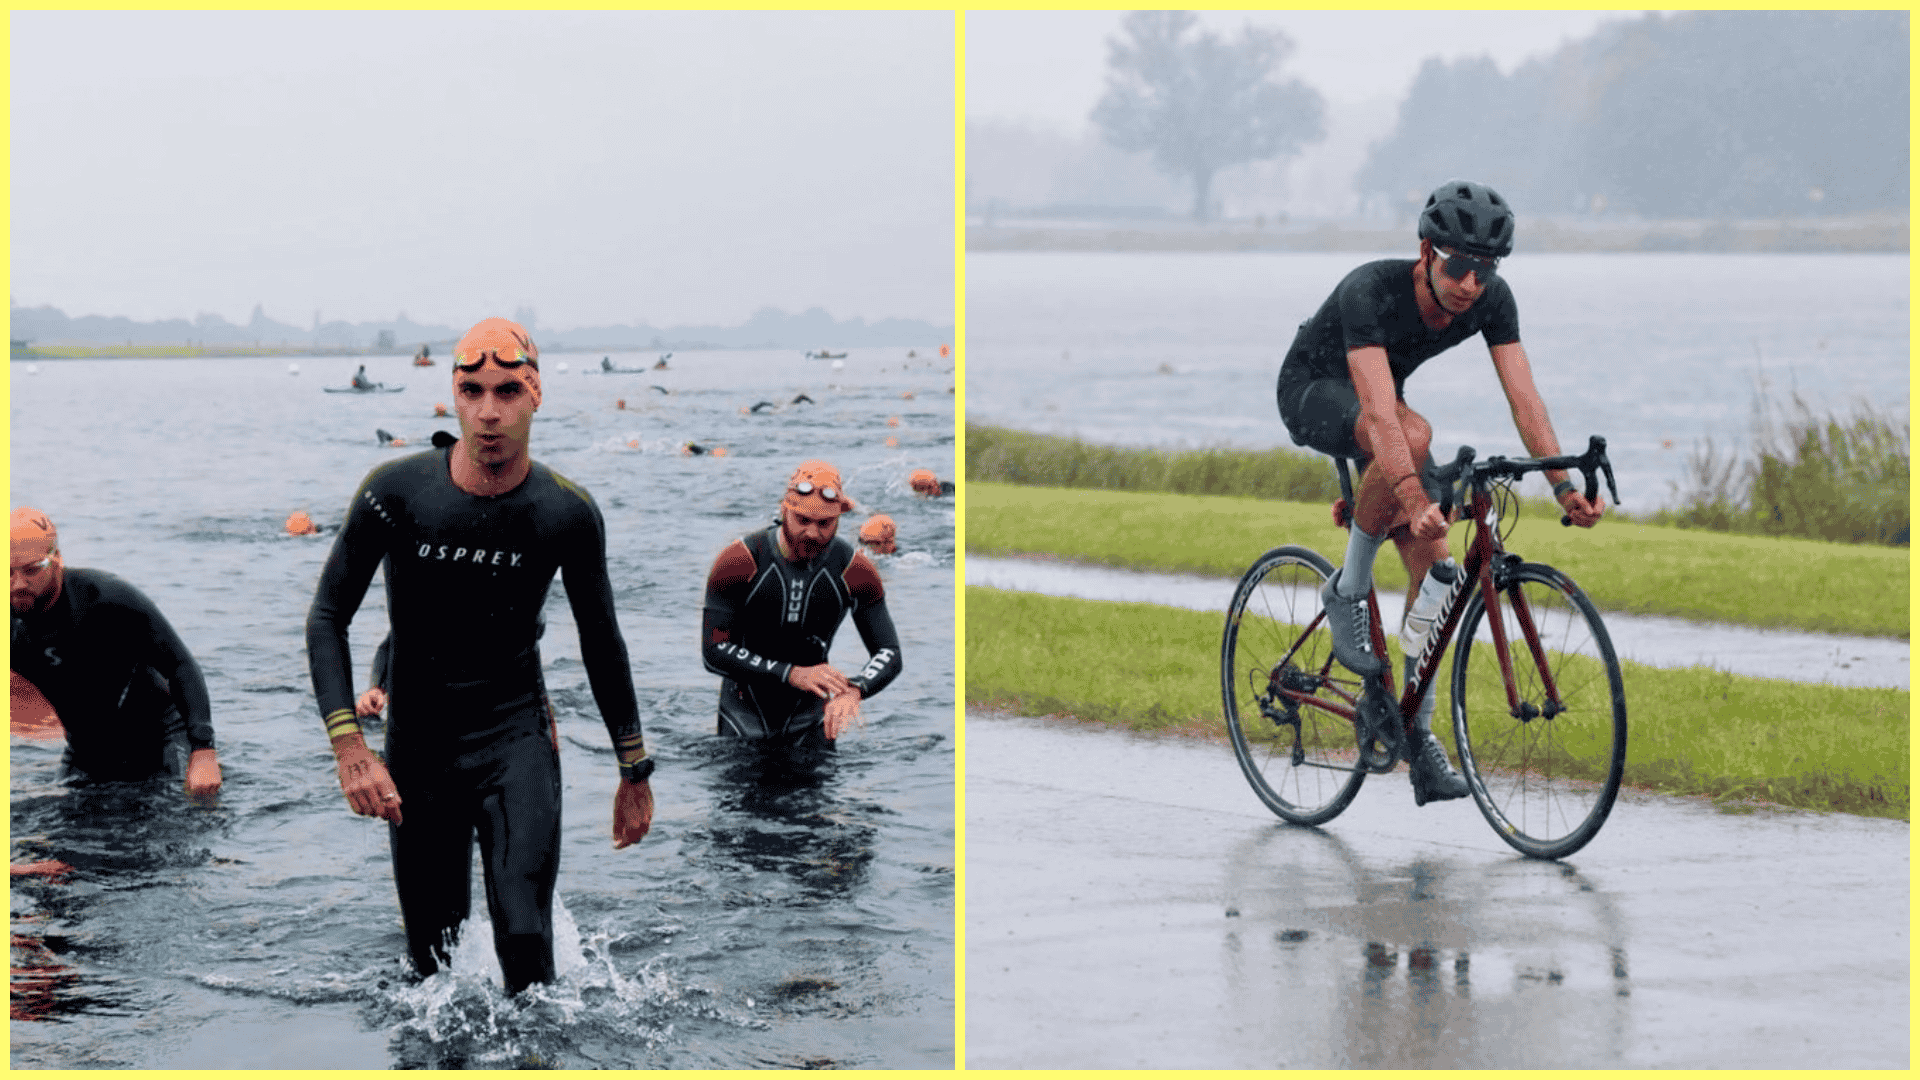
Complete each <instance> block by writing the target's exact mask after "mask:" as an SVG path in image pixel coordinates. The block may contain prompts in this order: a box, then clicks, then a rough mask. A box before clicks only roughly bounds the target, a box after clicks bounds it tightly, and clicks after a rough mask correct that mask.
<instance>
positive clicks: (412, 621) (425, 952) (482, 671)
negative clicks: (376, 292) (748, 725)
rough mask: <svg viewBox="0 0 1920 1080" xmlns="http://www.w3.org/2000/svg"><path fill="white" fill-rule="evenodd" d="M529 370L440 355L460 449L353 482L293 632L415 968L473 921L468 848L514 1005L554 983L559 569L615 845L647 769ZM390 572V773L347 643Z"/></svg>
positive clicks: (595, 537)
mask: <svg viewBox="0 0 1920 1080" xmlns="http://www.w3.org/2000/svg"><path fill="white" fill-rule="evenodd" d="M539 359H540V353H539V350H538V349H537V348H535V346H534V344H533V341H532V339H531V338H530V337H528V335H527V332H526V330H525V329H523V328H522V327H520V326H519V325H518V324H516V323H513V322H509V321H508V320H506V319H486V320H483V321H482V322H480V323H479V324H477V325H475V326H474V327H473V329H471V330H469V331H467V334H466V336H465V337H463V338H462V339H461V341H460V344H459V345H458V346H456V347H455V349H454V353H453V387H454V396H455V401H456V403H457V404H456V409H457V412H458V414H459V418H460V430H461V438H460V439H459V441H458V442H456V443H454V444H452V445H451V446H448V447H444V448H436V449H433V450H429V451H426V452H424V453H418V454H412V455H409V456H407V457H403V458H400V459H398V460H396V461H392V462H389V463H387V464H384V465H382V466H380V467H379V468H376V469H374V470H373V471H372V472H371V473H368V474H367V478H366V480H365V481H364V482H362V484H361V485H360V489H359V491H357V492H356V493H355V494H354V497H353V502H352V504H351V505H350V506H349V507H348V509H347V515H346V522H345V524H344V525H342V526H341V529H340V534H339V536H338V537H337V538H336V539H335V541H334V545H333V550H332V552H331V553H330V554H329V555H328V557H327V563H326V566H325V568H324V569H323V570H322V571H321V575H320V584H319V588H318V589H317V590H316V592H315V594H314V599H313V607H312V609H311V611H310V612H309V614H308V616H307V651H308V656H309V662H310V665H311V668H312V674H313V688H314V695H315V697H316V698H317V699H318V704H319V708H320V714H321V715H322V716H323V717H324V718H325V721H326V727H327V735H328V737H329V738H331V739H332V742H333V751H334V756H335V758H336V760H337V764H338V770H339V776H340V788H341V791H342V792H343V793H344V794H345V796H346V799H347V803H348V805H350V806H351V807H352V808H353V811H354V813H356V814H362V815H366V816H372V817H380V818H385V819H386V820H387V822H388V830H389V838H390V840H391V844H392V850H393V877H394V885H395V886H396V888H397V890H398V892H399V896H400V913H401V916H402V918H403V919H404V920H405V923H406V931H407V945H408V949H409V951H410V953H411V954H412V957H413V963H414V966H415V967H416V968H417V969H418V970H419V972H420V973H421V974H422V975H430V974H432V973H433V972H435V971H436V970H438V969H439V966H440V965H441V964H442V963H445V962H446V960H447V957H448V956H449V955H450V952H451V944H452V941H453V936H454V934H455V933H456V931H457V929H458V927H459V925H460V923H461V922H462V921H463V920H464V919H466V917H467V914H468V905H469V897H468V884H467V883H468V875H469V867H470V865H471V860H472V851H473V840H474V837H475V834H476V833H477V834H478V837H479V841H480V850H481V857H482V860H483V863H484V871H485V878H486V892H487V908H488V911H489V914H490V915H491V916H492V920H493V938H494V949H495V951H496V952H497V953H498V955H499V957H500V969H501V972H502V973H503V975H504V976H505V978H506V984H507V990H508V992H509V993H517V992H519V991H520V990H522V989H524V988H525V987H527V986H528V985H530V984H532V983H536V982H551V981H552V980H553V977H554V964H553V886H554V879H555V877H556V876H557V874H558V872H559V867H560V756H559V739H558V733H557V731H555V729H554V725H553V720H552V718H551V716H550V715H549V713H548V711H547V709H546V707H545V703H544V686H543V683H542V679H541V670H540V653H539V649H538V647H537V638H538V633H539V626H540V613H541V608H542V605H543V604H544V603H545V600H546V596H547V590H548V588H549V586H550V585H551V583H552V581H553V576H554V573H555V572H556V571H557V572H559V573H560V575H561V579H562V581H563V582H564V584H565V585H566V591H567V599H568V602H569V604H570V605H571V607H572V609H573V616H574V621H575V622H576V623H577V624H578V625H579V628H580V652H581V656H582V659H583V660H584V662H585V666H586V669H587V678H588V682H589V684H590V685H591V686H592V689H593V698H594V701H595V703H596V704H598V706H599V708H600V714H601V717H602V719H604V720H605V721H606V725H607V734H608V736H609V737H610V738H611V740H612V742H613V748H614V752H615V754H616V755H617V757H618V759H619V763H620V780H619V781H618V783H617V784H616V786H615V794H614V799H613V843H614V847H616V848H622V847H626V846H627V845H629V844H632V843H634V842H636V841H638V840H639V839H640V838H641V837H643V836H645V835H646V834H647V830H648V828H649V826H650V824H651V822H652V818H653V792H652V789H651V787H650V786H649V783H648V779H647V778H648V776H649V775H651V773H652V771H653V761H652V759H651V758H649V757H648V756H647V751H646V746H645V744H644V742H643V740H642V738H641V730H640V714H639V708H638V704H637V702H636V700H635V697H634V692H633V682H632V677H631V674H630V671H629V668H628V663H627V648H626V643H625V641H624V639H623V638H622V637H621V636H620V628H619V626H618V624H617V622H616V621H615V617H614V608H613V592H612V589H611V587H610V585H609V583H608V580H607V563H606V527H605V524H604V522H603V521H602V519H601V516H600V510H599V508H598V507H597V506H596V505H595V504H594V501H593V498H592V496H590V495H589V494H588V493H587V491H586V490H585V489H584V488H582V487H580V486H579V485H577V484H575V483H573V482H572V481H570V480H568V479H566V478H565V477H563V476H561V475H560V474H558V473H556V472H554V471H552V470H551V469H548V468H547V467H546V466H544V465H541V464H540V463H538V462H536V461H534V460H533V459H532V458H531V457H530V456H529V455H528V452H527V443H528V438H529V435H530V433H531V430H532V426H533V414H534V412H535V410H537V409H538V408H539V406H540V363H539ZM383 564H384V565H385V568H386V582H387V610H388V616H389V619H390V623H391V633H392V645H391V671H390V674H389V684H388V694H389V702H388V707H389V721H388V725H387V743H386V756H385V760H382V758H381V757H380V756H378V755H376V754H374V753H373V751H372V750H370V749H368V747H367V745H366V742H365V739H364V737H363V736H362V734H361V731H360V725H359V723H358V722H357V721H356V719H355V715H354V711H355V710H354V692H353V675H352V671H351V669H350V661H349V654H348V649H347V627H348V625H349V624H350V623H351V622H352V621H353V615H354V612H355V611H356V610H357V609H358V608H359V606H360V602H361V600H362V599H363V598H364V596H365V594H366V590H367V585H368V584H369V582H370V581H371V580H372V578H373V572H374V570H376V569H378V568H379V567H381V566H382V565H383Z"/></svg>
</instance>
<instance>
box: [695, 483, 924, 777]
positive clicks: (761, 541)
mask: <svg viewBox="0 0 1920 1080" xmlns="http://www.w3.org/2000/svg"><path fill="white" fill-rule="evenodd" d="M851 509H853V500H852V499H851V498H848V497H847V494H846V492H845V491H844V490H843V489H842V487H841V481H840V473H839V471H838V470H837V469H835V468H834V467H833V466H832V465H829V464H828V463H826V462H824V461H806V462H802V463H801V464H800V467H799V468H798V469H795V470H794V472H793V475H792V476H791V477H789V478H788V480H787V490H786V494H785V497H783V498H782V499H781V500H780V516H779V520H778V521H777V522H776V523H775V524H774V525H772V526H771V527H769V528H765V529H759V530H756V531H754V532H751V533H748V534H747V535H746V536H744V537H742V538H741V539H739V540H735V541H734V542H733V543H731V544H728V545H727V546H726V549H725V550H723V551H721V552H720V556H719V558H717V559H715V560H714V563H713V569H712V571H711V572H710V573H709V574H708V575H707V596H706V605H705V611H704V615H703V617H702V620H701V629H700V657H701V660H702V661H703V662H704V663H705V664H706V667H707V670H708V671H711V672H713V673H714V674H716V675H719V676H720V677H721V680H720V717H719V731H720V734H722V735H734V736H737V737H739V738H743V739H749V740H753V741H754V742H757V743H759V744H760V745H762V746H764V747H768V748H771V749H779V750H784V751H790V752H800V753H804V754H812V753H818V752H822V751H830V750H832V749H833V746H834V740H835V739H838V738H839V737H840V735H841V734H842V733H843V732H844V731H845V730H846V729H847V727H848V725H850V724H851V723H852V722H853V721H854V720H856V719H858V717H859V715H860V703H861V702H862V701H864V700H865V699H867V698H870V697H872V696H873V695H875V694H877V693H879V692H880V691H881V690H883V689H885V688H886V686H887V684H888V683H890V682H892V681H893V679H894V677H895V676H897V675H899V674H900V637H899V635H898V634H897V633H896V632H895V631H894V628H893V618H892V617H891V616H890V615H888V614H887V604H886V590H885V588H883V587H882V586H881V584H880V572H879V571H878V570H877V569H875V568H874V565H873V560H872V559H870V558H868V557H867V554H866V553H865V552H863V551H858V550H856V549H855V548H854V546H853V545H852V544H850V543H848V542H847V541H846V540H845V539H844V538H841V537H838V536H836V535H835V533H836V531H837V530H838V527H839V523H840V516H841V515H842V514H844V513H846V512H847V511H848V510H851ZM849 614H851V615H852V616H853V625H854V629H856V630H858V631H859V632H860V641H861V643H862V644H864V645H865V646H866V648H867V653H868V657H869V659H868V660H867V663H866V665H865V666H863V667H862V668H861V669H860V671H859V672H858V673H856V674H853V675H847V674H844V673H842V672H841V671H840V670H839V669H838V668H836V667H834V666H833V665H832V664H829V663H828V662H827V653H828V651H829V649H830V648H831V647H832V645H833V637H834V634H835V633H837V632H838V631H839V628H840V623H841V620H843V619H845V618H846V617H847V616H848V615H849Z"/></svg>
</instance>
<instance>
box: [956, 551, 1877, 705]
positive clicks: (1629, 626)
mask: <svg viewBox="0 0 1920 1080" xmlns="http://www.w3.org/2000/svg"><path fill="white" fill-rule="evenodd" d="M967 584H969V585H986V586H990V587H992V588H996V589H1012V590H1016V591H1019V592H1036V593H1045V594H1047V595H1050V596H1077V597H1083V598H1085V599H1089V600H1125V601H1135V602H1140V603H1148V604H1164V605H1166V606H1168V607H1179V608H1189V609H1192V610H1195V611H1218V612H1221V613H1223V614H1224V613H1225V612H1226V610H1227V604H1228V602H1229V601H1231V600H1232V599H1233V587H1234V584H1235V583H1234V582H1232V581H1229V580H1227V579H1225V578H1207V577H1198V576H1195V575H1192V574H1154V573H1140V572H1137V571H1132V570H1116V569H1113V568H1111V567H1104V566H1086V565H1081V564H1076V563H1063V562H1058V561H1055V560H1052V559H1046V558H1027V559H1003V558H990V557H987V556H981V555H969V556H967ZM1378 595H1379V598H1380V617H1381V619H1382V620H1383V621H1384V622H1385V623H1386V625H1388V626H1389V627H1398V626H1399V625H1400V608H1401V606H1402V604H1403V602H1404V594H1401V593H1400V592H1399V591H1398V590H1384V591H1382V592H1380V593H1379V594H1378ZM1602 616H1603V617H1604V618H1605V619H1606V623H1607V634H1608V636H1610V637H1612V638H1613V646H1614V649H1615V651H1616V652H1617V653H1618V654H1619V657H1620V659H1622V660H1633V661H1636V662H1638V663H1642V664H1647V665H1649V666H1652V667H1659V668H1676V667H1690V666H1694V665H1700V666H1704V667H1710V668H1713V669H1715V670H1718V671H1729V672H1732V673H1733V674H1735V675H1747V676H1751V677H1753V678H1761V679H1786V680H1789V681H1791V682H1812V683H1821V682H1823V683H1831V684H1833V685H1835V686H1888V687H1895V688H1897V689H1901V690H1905V689H1907V688H1908V685H1909V667H1910V665H1909V663H1908V657H1909V655H1911V652H1912V650H1911V649H1910V648H1909V646H1908V642H1907V641H1906V639H1904V638H1876V637H1858V636H1851V635H1846V634H1813V633H1804V632H1801V631H1797V630H1761V629H1756V628H1754V627H1748V626H1731V625H1727V624H1723V623H1702V622H1692V621H1689V620H1686V619H1673V618H1664V617H1660V616H1649V615H1622V614H1620V613H1618V612H1602Z"/></svg>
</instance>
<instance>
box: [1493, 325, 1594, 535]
mask: <svg viewBox="0 0 1920 1080" xmlns="http://www.w3.org/2000/svg"><path fill="white" fill-rule="evenodd" d="M1489 351H1490V352H1491V353H1492V354H1493V370H1494V373H1495V374H1497V375H1499V376H1500V389H1502V390H1504V391H1506V394H1507V407H1508V408H1509V409H1511V410H1512V411H1513V426H1514V429H1515V430H1517V431H1518V432H1519V433H1520V442H1521V444H1522V445H1524V446H1525V447H1526V448H1527V453H1529V454H1531V455H1533V456H1534V457H1556V456H1558V455H1559V453H1560V440H1559V439H1558V438H1557V437H1555V435H1554V433H1553V419H1552V418H1551V417H1549V416H1548V415H1547V403H1546V402H1545V401H1542V400H1541V398H1540V390H1539V388H1537V387H1536V386H1534V384H1533V365H1532V364H1530V363H1528V362H1527V350H1526V349H1525V348H1524V347H1523V346H1522V345H1521V344H1520V343H1519V342H1517V341H1514V342H1509V343H1508V344H1505V345H1495V346H1493V347H1492V348H1491V349H1490V350H1489ZM1546 477H1547V482H1548V483H1550V484H1559V483H1560V482H1561V481H1562V480H1565V479H1567V471H1566V470H1565V469H1548V470H1547V471H1546ZM1557 501H1558V502H1559V503H1560V505H1561V506H1563V507H1565V508H1566V510H1567V513H1568V514H1569V515H1570V516H1571V517H1572V518H1573V521H1574V523H1575V524H1576V525H1579V526H1581V527H1582V528H1591V527H1592V526H1593V523H1594V522H1596V521H1598V520H1600V514H1601V513H1602V511H1603V510H1604V509H1605V506H1606V504H1605V503H1604V502H1602V501H1601V500H1598V499H1596V500H1594V501H1593V502H1592V503H1589V502H1587V499H1586V496H1585V495H1584V494H1582V493H1581V492H1578V491H1570V492H1568V493H1567V494H1566V495H1564V496H1560V497H1558V498H1557Z"/></svg>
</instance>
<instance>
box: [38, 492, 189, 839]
mask: <svg viewBox="0 0 1920 1080" xmlns="http://www.w3.org/2000/svg"><path fill="white" fill-rule="evenodd" d="M9 526H10V528H9V539H10V541H11V548H12V551H11V556H12V558H11V563H10V570H11V573H10V584H11V590H10V599H11V601H12V604H13V654H12V662H13V673H14V674H15V675H16V676H18V677H19V678H21V679H24V680H25V681H26V682H27V683H29V684H31V686H32V688H33V689H35V690H37V691H39V694H40V695H41V696H42V697H43V698H44V700H45V702H46V703H47V705H49V706H50V707H51V709H52V712H53V714H54V715H55V716H57V717H58V719H59V723H60V724H61V725H62V726H63V727H64V728H65V729H66V736H67V749H66V754H65V756H64V758H63V759H62V765H63V768H64V771H65V772H66V774H67V776H68V778H70V779H77V780H90V781H125V780H146V779H149V778H151V777H155V776H163V775H170V776H174V777H177V778H179V779H180V780H181V781H182V783H183V784H184V785H185V788H186V792H187V795H188V796H189V797H190V798H192V799H194V800H196V801H205V800H210V799H212V798H213V797H214V796H215V795H217V794H219V791H220V759H219V755H218V754H217V753H216V752H215V750H214V745H213V705H212V700H211V699H210V698H209V697H208V695H207V681H206V678H205V677H204V676H202V675H201V673H200V665H198V664H196V663H195V662H194V660H193V654H192V653H191V652H189V651H188V650H187V646H186V643H185V642H183V641H181V640H180V635H179V634H177V633H175V632H174V629H173V626H172V625H171V624H170V623H168V622H167V619H166V616H164V615H162V614H160V609H159V608H157V607H155V606H154V604H153V601H152V600H149V599H147V596H146V594H145V593H142V592H141V591H140V590H139V589H136V588H134V587H133V586H132V585H130V584H128V583H127V582H125V581H123V580H121V579H120V578H118V577H116V576H114V575H113V574H109V573H107V572H106V571H104V570H90V569H85V568H81V567H71V568H69V567H68V566H67V565H66V564H65V562H64V560H63V559H62V558H61V555H60V536H59V533H58V532H57V531H56V530H55V529H54V525H53V519H51V518H49V517H48V516H47V515H46V514H44V513H42V512H41V511H39V510H35V509H33V508H32V507H26V506H23V507H19V508H17V509H15V510H14V511H13V514H12V516H11V518H10V519H9Z"/></svg>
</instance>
